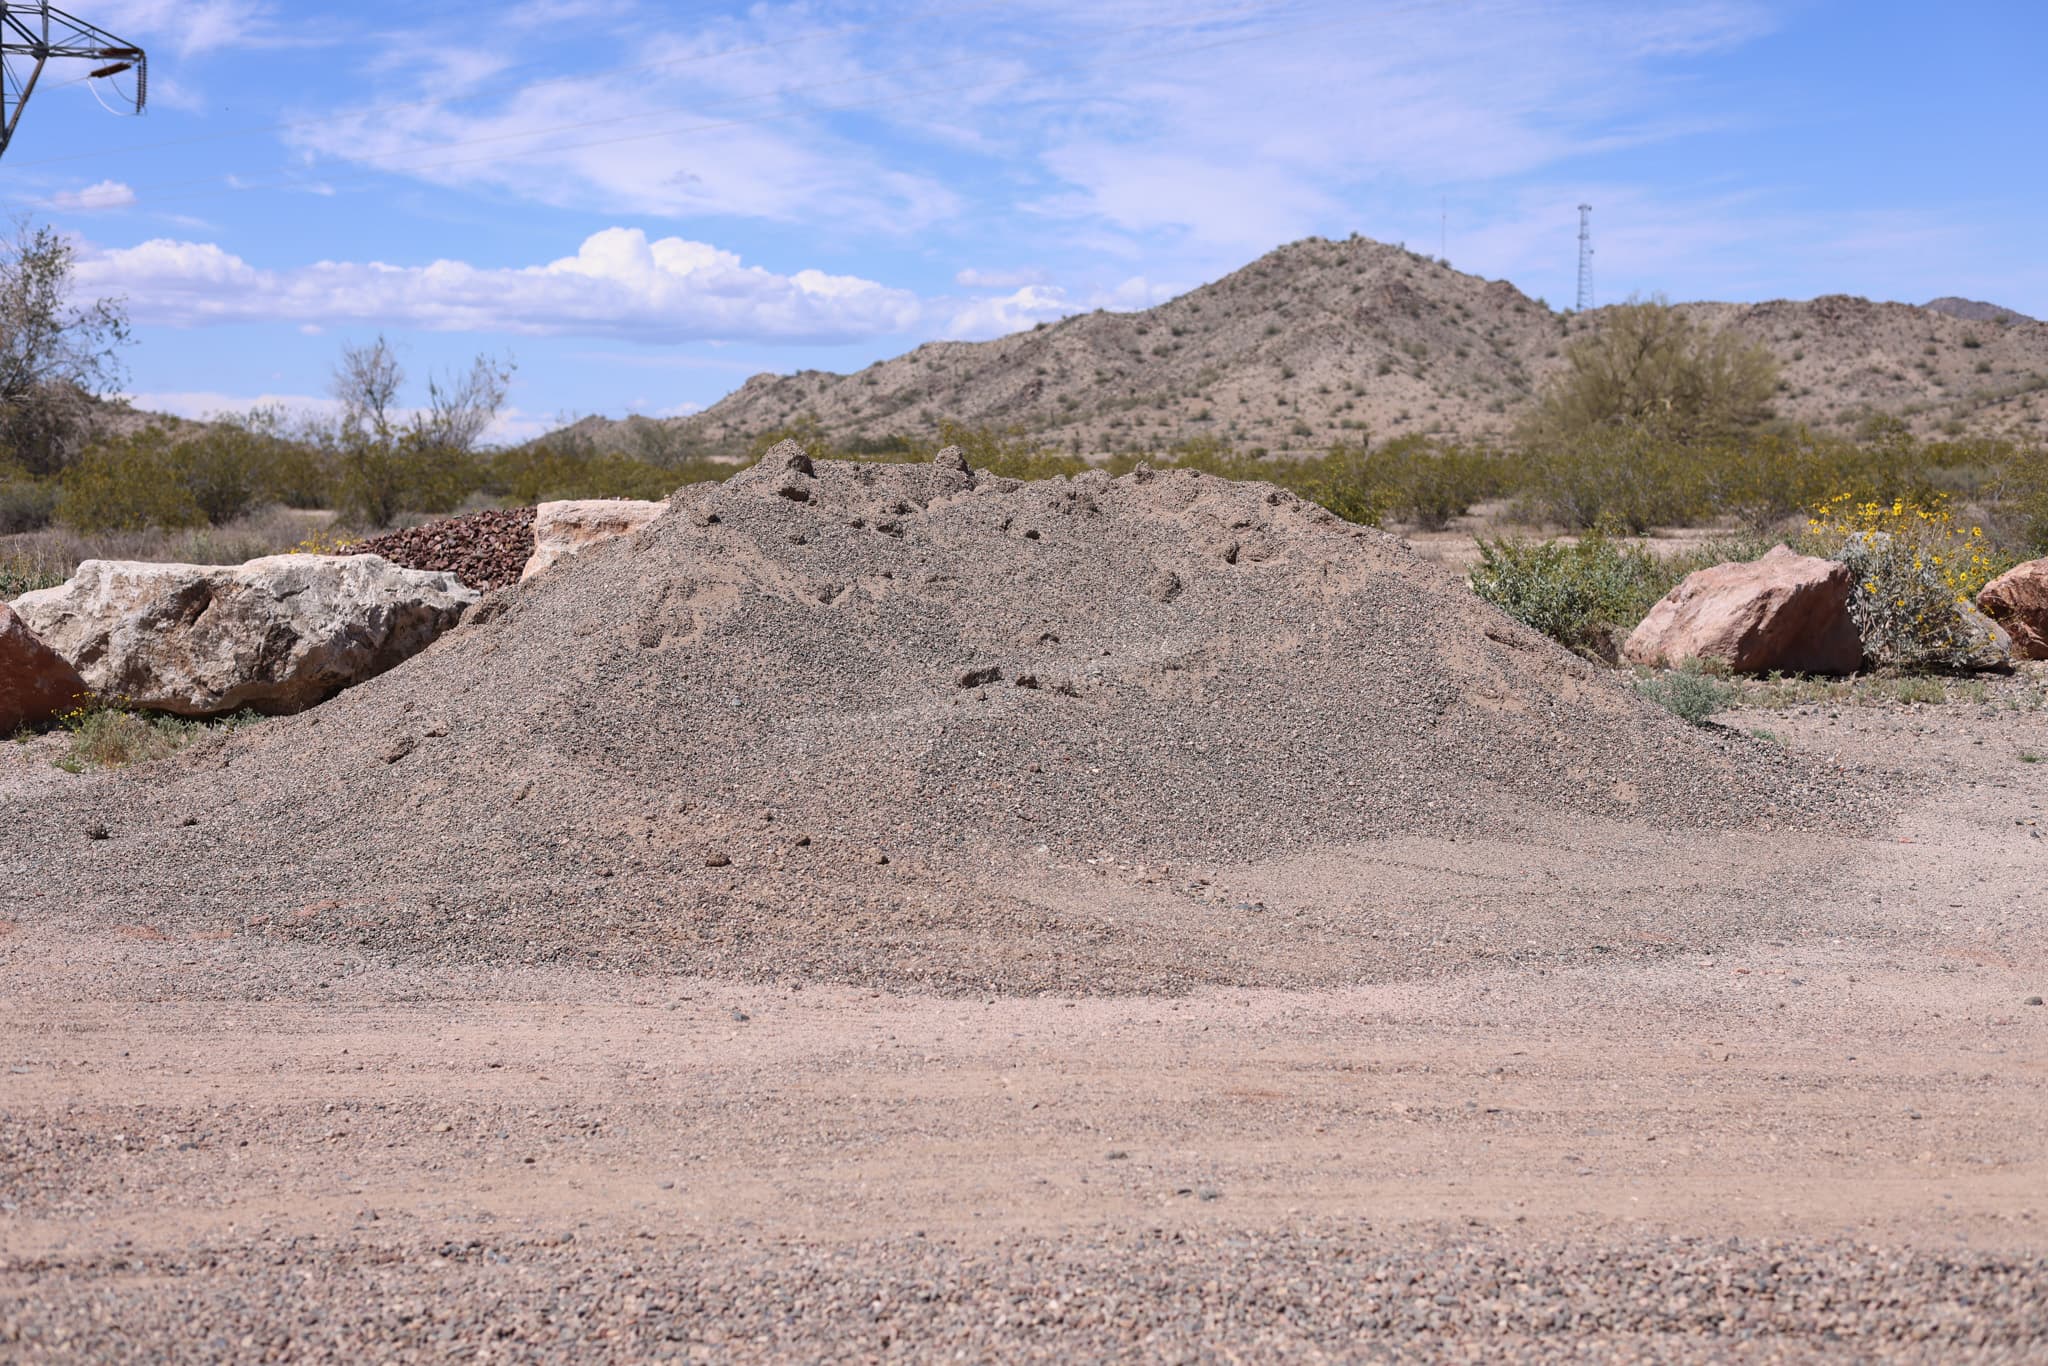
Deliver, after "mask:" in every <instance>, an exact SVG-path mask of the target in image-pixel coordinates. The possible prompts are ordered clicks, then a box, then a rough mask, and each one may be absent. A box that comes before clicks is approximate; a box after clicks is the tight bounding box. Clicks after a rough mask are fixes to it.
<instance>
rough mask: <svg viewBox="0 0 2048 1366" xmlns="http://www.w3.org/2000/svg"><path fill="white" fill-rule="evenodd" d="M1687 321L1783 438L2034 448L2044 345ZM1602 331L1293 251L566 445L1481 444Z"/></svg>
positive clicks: (1339, 248)
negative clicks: (816, 431)
mask: <svg viewBox="0 0 2048 1366" xmlns="http://www.w3.org/2000/svg"><path fill="white" fill-rule="evenodd" d="M1683 307H1684V308H1685V309H1686V311H1688V312H1690V313H1693V314H1694V315H1696V316H1697V317H1699V318H1700V319H1701V320H1702V321H1705V322H1708V323H1710V324H1711V325H1713V326H1717V327H1723V326H1725V327H1733V328H1736V329H1738V330H1739V331H1741V332H1744V333H1746V334H1748V335H1750V336H1753V337H1755V338H1757V339H1758V340H1759V341H1762V342H1764V343H1765V344H1766V345H1768V346H1769V347H1770V348H1771V349H1772V350H1773V351H1774V352H1775V353H1776V354H1777V356H1778V358H1779V361H1780V362H1781V364H1782V366H1783V372H1782V384H1781V389H1780V395H1779V402H1778V405H1777V409H1778V414H1779V416H1781V417H1783V418H1787V419H1790V420H1793V421H1797V422H1803V423H1807V424H1809V425H1811V426H1813V427H1816V428H1820V429H1830V430H1846V429H1848V428H1851V427H1853V426H1854V425H1855V424H1856V423H1857V422H1859V421H1860V420H1862V419H1863V418H1865V417H1866V416H1869V415H1870V414H1872V413H1886V414H1894V415H1897V416H1899V417H1902V418H1904V419H1906V420H1907V421H1908V422H1909V423H1911V424H1912V426H1913V427H1914V429H1915V430H1916V431H1919V432H1921V433H1923V434H1927V435H1934V434H1938V433H1942V432H1948V433H1952V434H1960V433H1964V432H1972V433H1975V432H1994V431H2005V430H2023V431H2033V432H2038V433H2044V434H2048V324H2043V323H2037V322H2033V321H2030V320H2021V321H2017V322H2012V323H2009V324H2006V325H1997V324H1992V323H1986V322H1981V321H1974V320H1970V319H1964V318H1958V317H1955V316H1952V315H1951V314H1950V313H1949V312H1946V311H1943V310H1941V309H1938V308H1931V307H1930V308H1922V307H1916V306H1913V305H1909V304H1896V303H1872V302H1870V301H1869V300H1866V299H1859V298H1851V297H1848V296H1844V295H1828V296H1824V297H1822V298H1818V299H1813V300H1810V301H1805V302H1788V301H1778V302H1772V303H1763V304H1717V303H1697V304H1686V305H1683ZM2015 316H2017V315H2015ZM1599 322H1600V312H1599V311H1598V310H1595V311H1593V312H1589V313H1586V314H1583V315H1574V314H1568V313H1559V312H1556V311H1554V310H1552V309H1551V308H1549V307H1548V306H1546V305H1545V303H1544V302H1543V301H1542V300H1539V299H1531V298H1529V297H1528V296H1527V295H1525V294H1523V293H1522V292H1521V291H1520V290H1519V289H1517V288H1515V286H1514V285H1512V284H1510V283H1508V282H1507V281H1505V280H1486V279H1482V278H1480V277H1478V276H1475V275H1467V274H1464V273H1462V272H1460V271H1457V270H1454V269H1452V268H1451V267H1449V266H1448V265H1445V264H1443V263H1441V262H1439V261H1436V260H1433V259H1431V258H1430V257H1427V256H1421V255H1417V254H1416V253H1414V252H1411V251H1408V250H1405V249H1404V248H1401V247H1397V246H1390V245H1387V244H1385V243H1382V242H1374V241H1371V240H1369V239H1367V238H1362V237H1353V238H1351V239H1349V240H1346V241H1340V242H1332V241H1326V240H1323V239H1321V238H1310V239H1308V240H1306V241H1302V242H1295V243H1292V244H1290V245H1288V246H1285V247H1281V248H1280V249H1279V250H1277V251H1274V252H1271V253H1269V254H1267V255H1266V256H1264V257H1261V258H1260V259H1259V260H1257V261H1254V262H1252V263H1251V264H1250V265H1248V266H1246V267H1244V268H1243V269H1242V270H1239V271H1236V272H1234V273H1233V274H1230V275H1227V276H1225V277H1224V278H1222V279H1220V280H1217V281H1215V282H1214V283H1213V284H1207V285H1203V286H1202V287H1201V288H1199V289H1196V290H1194V291H1192V292H1190V293H1188V294H1185V295H1182V296H1181V297H1179V298H1177V299H1173V300H1171V301H1169V302H1167V303H1164V304H1160V305H1159V306H1157V307H1156V308H1151V309H1148V310H1146V311H1144V312H1142V313H1108V312H1100V311H1098V312H1095V313H1088V314H1083V315H1080V316H1076V317H1072V318H1068V319H1066V320H1065V321H1063V322H1059V323H1054V324H1047V325H1041V326H1039V327H1038V328H1036V329H1034V330H1032V331H1029V332H1022V333H1017V334H1014V335H1012V336H1007V337H1002V338H998V339H997V340H995V341H987V342H932V343H929V344H927V345H924V346H920V347H918V348H917V349H916V350H914V351H911V352H909V353H907V354H905V355H902V356H898V357H896V358H894V359H893V360H886V361H881V362H878V363H876V364H874V365H870V366H868V367H867V368H866V369H864V370H861V371H858V372H856V373H854V374H850V375H839V374H830V373H827V372H824V371H816V370H807V371H802V372H799V373H797V374H793V375H756V376H755V377H754V378H752V379H750V380H748V381H747V382H746V383H745V384H744V385H742V386H741V387H740V388H739V389H738V390H737V391H735V392H734V393H732V394H729V395H728V396H726V397H725V398H724V399H722V400H721V401H719V402H718V403H717V404H715V405H713V406H712V407H710V408H709V409H707V410H705V411H704V412H702V413H697V414H694V415H692V416H689V417H684V418H675V419H670V420H668V421H666V422H659V423H657V422H654V421H652V420H650V419H645V418H636V419H629V420H628V422H627V423H611V422H606V421H603V420H601V419H597V420H587V421H586V422H584V423H582V424H579V426H578V429H577V430H578V431H580V432H581V433H583V434H585V435H588V436H590V437H593V438H596V439H598V440H599V441H600V442H602V443H605V444H615V445H620V446H624V447H626V448H628V449H634V448H639V449H647V448H650V447H652V446H655V445H657V444H658V445H659V446H663V447H670V448H674V447H686V448H693V449H697V450H702V451H709V452H723V451H729V450H733V449H734V448H736V447H739V446H743V445H744V444H745V443H746V442H747V441H748V440H749V439H751V438H752V437H754V436H757V435H759V434H760V433H763V432H768V431H773V430H776V429H778V428H786V427H790V426H794V425H797V424H802V423H815V424H816V425H817V426H818V427H819V428H821V429H822V430H823V431H824V432H825V433H826V434H828V435H829V436H831V437H833V438H835V439H838V440H841V441H847V440H858V439H881V438H887V437H890V436H918V437H929V436H930V435H932V433H933V432H934V431H935V429H936V428H937V425H938V423H939V422H940V421H942V420H951V421H954V422H959V423H963V424H966V425H969V426H990V427H999V428H1012V429H1018V430H1021V431H1023V432H1026V433H1029V434H1030V435H1032V436H1034V437H1036V438H1038V439H1040V440H1042V441H1044V442H1046V443H1047V444H1049V445H1053V446H1056V447H1059V448H1062V449H1067V450H1072V451H1075V452H1079V453H1100V452H1108V451H1144V450H1165V449H1167V448H1169V447H1172V446H1174V445H1175V444H1177V443H1180V442H1183V441H1187V440H1191V439H1197V438H1202V437H1211V438H1217V439H1221V440H1227V441H1229V442H1231V443H1232V444H1233V445H1235V446H1237V447H1238V448H1240V449H1249V448H1252V447H1265V448H1266V449H1268V450H1270V451H1274V452H1308V451H1320V450H1322V449H1325V448H1327V447H1328V446H1329V445H1330V444H1331V443H1333V442H1336V441H1340V440H1352V441H1357V440H1361V439H1365V438H1369V439H1371V440H1372V441H1375V442H1378V441H1384V440H1387V439H1390V438H1393V437H1398V436H1403V435H1407V434H1409V433H1415V432H1423V433H1432V434H1441V435H1447V436H1455V437H1461V438H1467V439H1483V438H1487V437H1492V436H1498V435H1501V434H1503V433H1505V432H1507V431H1508V430H1509V429H1510V428H1511V427H1512V426H1513V424H1514V421H1515V419H1516V418H1517V417H1518V416H1520V414H1521V413H1522V412H1523V411H1524V410H1525V409H1526V408H1527V407H1528V406H1529V404H1530V403H1531V402H1533V400H1534V397H1535V395H1536V393H1537V391H1538V389H1539V388H1540V386H1541V384H1542V382H1543V380H1544V379H1545V377H1546V376H1547V375H1549V374H1550V373H1551V372H1552V371H1553V370H1555V369H1557V368H1558V367H1559V366H1560V365H1562V364H1563V359H1562V358H1563V349H1564V346H1565V344H1566V343H1567V342H1568V341H1569V340H1570V339H1571V338H1572V337H1574V336H1576V335H1578V334H1579V333H1581V332H1582V331H1585V330H1588V329H1591V328H1594V327H1597V326H1598V325H1599Z"/></svg>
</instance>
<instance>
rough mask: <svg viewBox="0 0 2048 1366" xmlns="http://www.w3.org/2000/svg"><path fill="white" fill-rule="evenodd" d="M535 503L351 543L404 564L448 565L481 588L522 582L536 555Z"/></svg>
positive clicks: (436, 567)
mask: <svg viewBox="0 0 2048 1366" xmlns="http://www.w3.org/2000/svg"><path fill="white" fill-rule="evenodd" d="M533 513H534V510H533V509H532V508H530V507H525V508H504V509H492V510H489V511H485V512H476V513H471V514H470V515H468V516H466V517H450V518H447V519H445V520H443V521H439V522H428V523H427V524H425V525H424V526H416V527H409V528H407V529H405V530H403V531H392V532H387V533H386V534H384V535H382V536H374V537H372V538H370V539H369V540H367V541H358V542H356V544H354V545H352V546H350V547H349V553H351V554H355V555H381V556H383V557H384V558H385V559H387V560H389V561H391V563H393V564H395V565H399V566H401V567H402V568H405V569H433V570H444V571H446V572H448V573H451V574H453V575H454V576H455V577H456V578H458V579H460V580H462V581H463V582H464V583H466V584H468V585H469V586H470V587H471V588H474V589H476V590H478V591H479V592H489V591H490V590H491V589H493V588H503V587H505V586H506V585H507V584H514V583H517V582H519V571H520V570H522V569H524V568H525V567H526V561H527V560H528V558H530V557H531V556H532V554H533Z"/></svg>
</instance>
